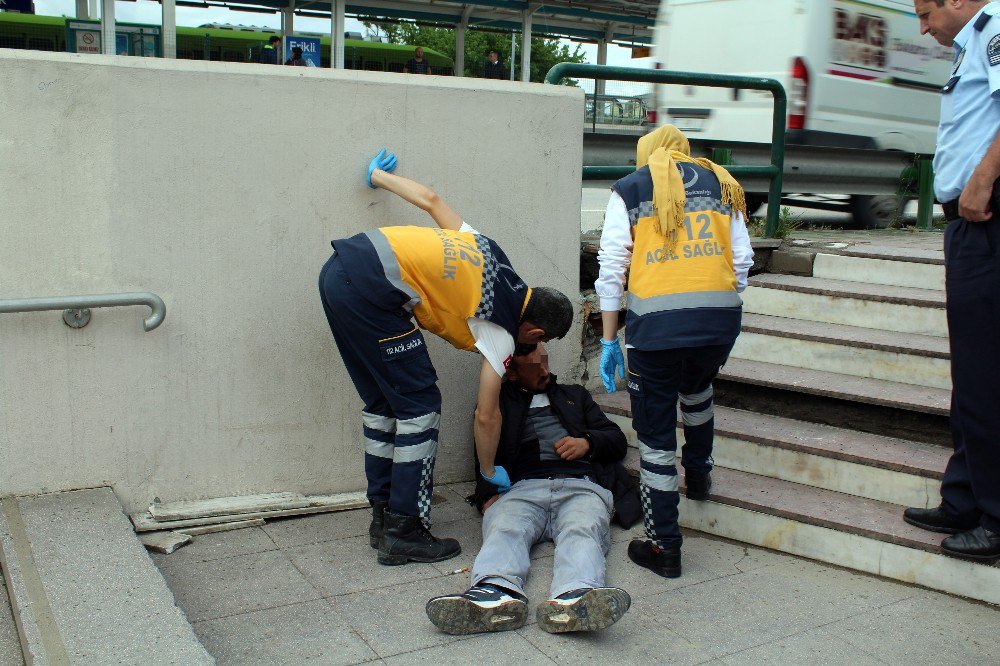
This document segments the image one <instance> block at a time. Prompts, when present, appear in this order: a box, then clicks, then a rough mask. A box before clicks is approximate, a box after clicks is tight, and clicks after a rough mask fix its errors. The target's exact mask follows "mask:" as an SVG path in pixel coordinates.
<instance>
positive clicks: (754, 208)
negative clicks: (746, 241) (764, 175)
mask: <svg viewBox="0 0 1000 666" xmlns="http://www.w3.org/2000/svg"><path fill="white" fill-rule="evenodd" d="M746 197H747V216H748V217H753V216H754V215H756V214H757V213H758V212H760V209H761V206H763V205H764V204H766V203H767V195H766V194H757V193H756V192H747V193H746Z"/></svg>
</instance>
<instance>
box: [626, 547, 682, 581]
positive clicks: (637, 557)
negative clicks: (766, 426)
mask: <svg viewBox="0 0 1000 666" xmlns="http://www.w3.org/2000/svg"><path fill="white" fill-rule="evenodd" d="M628 559H630V560H632V561H633V562H635V563H636V564H638V565H639V566H640V567H645V568H647V569H649V570H650V571H652V572H653V573H655V574H659V575H661V576H663V577H664V578H680V576H681V547H680V545H676V546H669V547H667V548H659V547H657V546H654V545H653V543H652V542H651V541H642V540H641V539H636V540H635V541H633V542H632V543H630V544H629V545H628Z"/></svg>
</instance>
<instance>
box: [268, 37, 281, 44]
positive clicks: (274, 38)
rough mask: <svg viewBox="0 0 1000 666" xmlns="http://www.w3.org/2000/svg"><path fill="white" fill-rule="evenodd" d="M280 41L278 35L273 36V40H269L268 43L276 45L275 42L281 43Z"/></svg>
mask: <svg viewBox="0 0 1000 666" xmlns="http://www.w3.org/2000/svg"><path fill="white" fill-rule="evenodd" d="M280 41H281V37H278V36H277V35H271V39H269V40H267V43H268V44H274V43H275V42H280Z"/></svg>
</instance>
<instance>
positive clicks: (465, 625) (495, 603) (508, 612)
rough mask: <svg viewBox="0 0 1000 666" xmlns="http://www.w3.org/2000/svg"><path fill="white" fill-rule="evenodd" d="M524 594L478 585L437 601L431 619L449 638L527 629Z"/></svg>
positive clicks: (430, 607)
mask: <svg viewBox="0 0 1000 666" xmlns="http://www.w3.org/2000/svg"><path fill="white" fill-rule="evenodd" d="M527 601H528V600H527V599H525V598H524V597H523V596H521V595H520V594H517V593H516V592H511V591H508V590H505V589H504V588H502V587H500V586H498V585H491V584H489V583H483V584H480V585H474V586H472V587H470V588H469V589H468V590H466V591H465V592H463V593H462V594H451V595H445V596H443V597H434V598H433V599H431V600H430V601H428V602H427V617H428V618H429V619H430V621H431V622H433V623H434V626H435V627H437V628H438V629H440V630H441V631H443V632H445V633H446V634H481V633H483V632H487V631H508V630H510V629H519V628H521V627H523V626H524V621H525V620H526V619H527V618H528V604H527Z"/></svg>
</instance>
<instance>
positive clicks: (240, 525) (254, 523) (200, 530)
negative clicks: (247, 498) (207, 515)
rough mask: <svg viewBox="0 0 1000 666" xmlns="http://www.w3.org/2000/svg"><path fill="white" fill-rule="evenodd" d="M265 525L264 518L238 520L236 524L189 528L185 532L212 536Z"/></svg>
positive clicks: (191, 534) (192, 534) (193, 534)
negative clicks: (216, 533) (215, 533)
mask: <svg viewBox="0 0 1000 666" xmlns="http://www.w3.org/2000/svg"><path fill="white" fill-rule="evenodd" d="M263 524H264V519H263V518H254V519H253V520H238V521H236V522H235V523H218V524H216V525H202V526H201V527H189V528H187V529H185V530H184V534H188V535H190V536H198V535H199V534H212V533H214V532H229V531H230V530H242V529H245V528H247V527H260V526H261V525H263Z"/></svg>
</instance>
